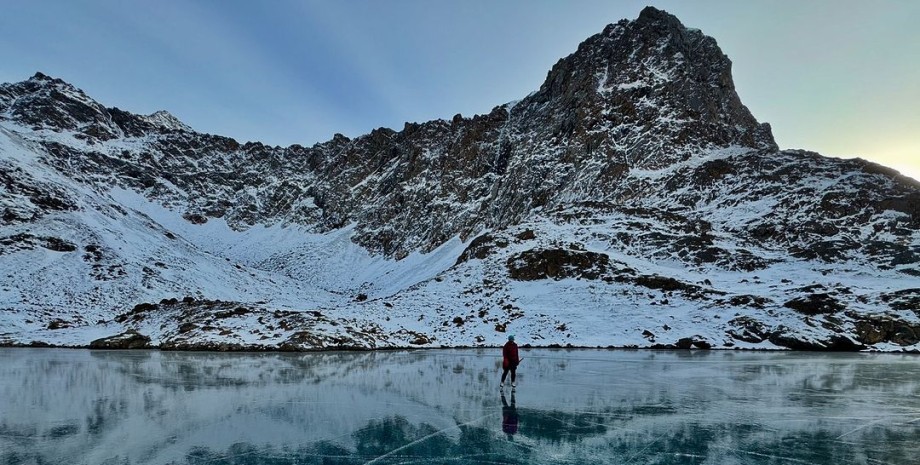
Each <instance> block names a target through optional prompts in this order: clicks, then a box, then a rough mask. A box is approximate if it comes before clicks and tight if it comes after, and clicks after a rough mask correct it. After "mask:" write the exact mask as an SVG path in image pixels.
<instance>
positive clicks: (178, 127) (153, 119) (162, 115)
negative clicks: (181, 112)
mask: <svg viewBox="0 0 920 465" xmlns="http://www.w3.org/2000/svg"><path fill="white" fill-rule="evenodd" d="M142 119H143V120H144V121H146V122H148V123H150V124H152V125H154V126H159V127H160V128H163V129H167V130H173V131H192V128H191V127H189V126H188V125H187V124H185V123H183V122H182V121H180V120H179V118H176V117H175V116H173V115H172V113H170V112H168V111H166V110H160V111H157V112H155V113H151V114H149V115H147V116H144V117H143V118H142Z"/></svg>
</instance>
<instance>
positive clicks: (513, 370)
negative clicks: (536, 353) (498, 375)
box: [502, 365, 517, 383]
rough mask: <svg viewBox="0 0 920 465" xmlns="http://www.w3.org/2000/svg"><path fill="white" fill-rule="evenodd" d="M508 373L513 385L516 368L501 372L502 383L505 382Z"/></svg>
mask: <svg viewBox="0 0 920 465" xmlns="http://www.w3.org/2000/svg"><path fill="white" fill-rule="evenodd" d="M509 371H510V372H511V382H512V383H513V382H514V372H516V371H517V366H514V365H512V366H509V367H508V368H505V369H504V370H502V382H503V383H504V382H505V377H506V376H508V372H509Z"/></svg>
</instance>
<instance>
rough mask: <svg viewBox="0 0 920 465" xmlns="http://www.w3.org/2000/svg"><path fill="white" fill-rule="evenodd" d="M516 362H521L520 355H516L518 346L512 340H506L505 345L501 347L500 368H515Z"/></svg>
mask: <svg viewBox="0 0 920 465" xmlns="http://www.w3.org/2000/svg"><path fill="white" fill-rule="evenodd" d="M518 363H521V359H520V357H518V346H517V344H515V343H514V341H508V342H506V343H505V347H502V368H505V369H508V368H517V366H518Z"/></svg>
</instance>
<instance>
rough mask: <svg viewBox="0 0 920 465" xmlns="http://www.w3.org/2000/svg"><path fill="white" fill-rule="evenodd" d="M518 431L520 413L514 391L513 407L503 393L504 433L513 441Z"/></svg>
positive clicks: (512, 396) (512, 392) (512, 397)
mask: <svg viewBox="0 0 920 465" xmlns="http://www.w3.org/2000/svg"><path fill="white" fill-rule="evenodd" d="M517 430H518V413H517V409H516V408H515V406H514V391H511V405H508V400H507V399H505V393H504V391H503V392H502V431H503V432H504V433H505V434H507V435H508V440H509V441H513V440H514V435H515V434H516V433H517Z"/></svg>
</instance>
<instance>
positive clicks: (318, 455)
mask: <svg viewBox="0 0 920 465" xmlns="http://www.w3.org/2000/svg"><path fill="white" fill-rule="evenodd" d="M522 355H523V358H524V360H523V363H522V365H521V368H520V370H519V373H518V383H519V387H518V390H517V392H515V393H511V392H510V391H508V390H507V389H506V392H505V393H504V395H502V394H501V393H500V392H499V390H498V379H499V375H500V370H499V367H500V358H499V353H498V351H497V350H431V351H415V352H368V353H310V354H281V353H265V354H219V353H176V352H157V351H137V352H99V351H85V350H51V349H0V464H4V465H6V464H29V465H32V464H92V465H97V464H107V465H116V464H117V465H122V464H132V465H133V464H202V465H203V464H208V465H217V464H234V465H242V464H440V463H444V464H447V463H450V464H473V463H483V464H556V463H571V464H608V463H643V464H648V463H653V464H720V465H731V464H745V465H747V464H786V463H789V464H803V463H804V464H835V465H839V464H890V465H899V464H905V465H906V464H916V463H918V462H917V461H918V457H920V456H918V455H917V450H918V446H917V445H918V443H920V442H918V441H920V358H917V357H916V356H909V355H891V354H815V353H750V352H715V351H714V352H688V351H685V352H653V351H635V352H632V351H593V350H539V351H529V352H524V353H523V354H522Z"/></svg>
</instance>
